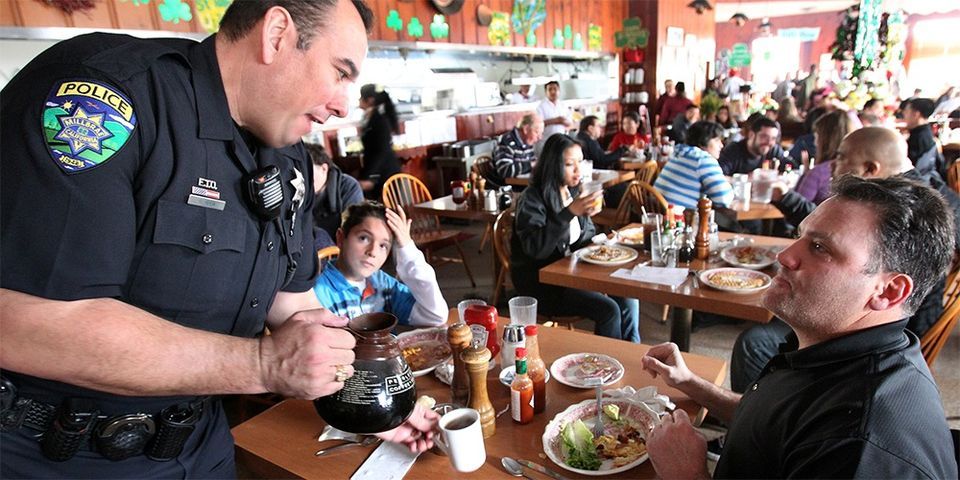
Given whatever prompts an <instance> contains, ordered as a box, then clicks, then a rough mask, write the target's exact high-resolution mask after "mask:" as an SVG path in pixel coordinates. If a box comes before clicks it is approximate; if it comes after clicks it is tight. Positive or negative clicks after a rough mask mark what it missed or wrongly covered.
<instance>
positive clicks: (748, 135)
mask: <svg viewBox="0 0 960 480" xmlns="http://www.w3.org/2000/svg"><path fill="white" fill-rule="evenodd" d="M749 124H750V125H749V126H748V127H745V130H746V132H745V133H744V138H743V139H742V140H740V141H738V142H732V143H730V144H728V145H727V146H726V147H724V148H723V150H721V151H720V156H719V163H720V168H721V169H722V170H723V174H724V175H726V176H731V175H733V174H734V173H750V172H752V171H754V170H756V169H758V168H760V167H761V166H762V164H763V162H764V161H766V160H771V161H772V160H775V159H780V161H781V162H783V165H781V167H783V166H785V165H786V163H787V162H786V161H785V160H787V159H788V158H789V157H787V156H786V154H785V153H784V152H783V149H782V148H780V145H779V143H778V139H779V138H780V126H779V125H778V124H777V122H775V121H773V120H770V119H769V118H766V117H764V116H762V115H761V116H759V117H755V118H753V119H752V121H751V122H749ZM797 166H798V165H794V168H796V167H797Z"/></svg>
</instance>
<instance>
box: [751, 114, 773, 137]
mask: <svg viewBox="0 0 960 480" xmlns="http://www.w3.org/2000/svg"><path fill="white" fill-rule="evenodd" d="M747 121H748V122H750V120H747ZM764 128H776V129H777V130H779V129H780V124H779V123H777V122H775V121H773V120H770V119H769V118H767V117H766V116H764V115H763V114H760V116H759V117H758V118H756V119H754V120H753V121H752V122H750V131H751V132H753V133H757V132H759V131H760V130H763V129H764Z"/></svg>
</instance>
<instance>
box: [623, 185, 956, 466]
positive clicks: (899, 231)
mask: <svg viewBox="0 0 960 480" xmlns="http://www.w3.org/2000/svg"><path fill="white" fill-rule="evenodd" d="M952 217H953V215H952V214H951V213H950V212H949V211H948V209H947V206H946V205H945V203H944V202H943V199H942V197H941V196H940V195H938V194H937V192H936V191H934V190H932V189H931V188H929V187H927V186H925V185H922V184H919V183H917V182H913V181H910V180H907V179H905V178H901V177H897V176H893V177H889V178H886V179H866V180H865V179H861V178H859V177H854V176H845V177H843V178H842V179H840V180H839V181H838V183H837V185H836V194H835V196H833V197H831V198H830V199H828V200H827V201H826V202H824V203H822V204H821V205H820V206H819V207H818V208H817V209H816V210H815V211H814V212H813V213H812V214H811V215H810V216H809V217H807V218H806V219H805V220H804V221H803V223H802V224H801V225H800V238H799V239H798V240H797V241H795V242H794V243H793V244H792V245H791V246H789V247H788V248H786V249H785V250H783V251H781V252H780V253H779V254H778V260H779V262H780V264H781V268H780V270H779V272H778V273H777V275H776V276H775V277H774V279H773V283H772V285H771V286H770V287H769V288H767V289H766V290H765V291H764V293H763V297H762V303H763V305H764V307H766V308H768V309H770V310H771V311H772V312H774V313H775V314H776V315H778V316H779V317H780V318H782V319H784V321H785V322H786V323H787V324H788V325H790V326H791V327H792V330H793V332H792V333H791V334H790V335H789V339H788V342H787V343H786V344H784V345H783V348H782V349H781V350H780V352H779V353H778V354H777V355H776V356H775V357H773V358H772V359H771V360H770V362H769V363H768V364H767V365H766V367H765V368H764V369H763V371H762V373H761V375H760V376H759V378H758V379H757V380H755V381H754V382H753V383H752V384H751V386H750V388H748V389H747V391H746V392H745V393H744V394H742V395H740V394H737V393H734V392H732V391H730V390H726V389H724V388H722V387H719V386H717V385H715V384H713V383H712V382H710V381H709V380H707V379H704V378H701V377H699V376H697V375H695V374H693V373H692V372H691V371H690V369H688V368H687V366H686V364H685V363H684V360H683V358H682V357H681V356H680V351H679V349H678V348H677V346H676V345H675V344H670V343H667V344H661V345H657V346H654V347H652V348H651V349H650V350H649V351H648V352H647V354H646V355H645V356H644V358H643V360H642V362H643V368H644V370H646V371H648V372H650V373H651V374H652V375H654V376H659V377H661V378H662V379H663V381H664V382H666V383H667V384H668V385H670V386H671V387H674V388H677V389H679V390H680V391H682V392H683V393H685V394H686V395H688V396H689V397H690V398H691V399H693V400H694V401H696V402H697V403H699V404H701V405H703V406H704V407H706V408H708V409H709V410H710V413H711V414H713V415H715V416H717V417H718V418H720V419H721V420H723V421H725V422H727V424H728V425H729V429H728V430H727V434H726V437H725V440H724V445H723V451H722V453H721V455H720V460H719V462H718V463H717V466H716V469H715V471H714V473H713V475H714V477H715V478H957V461H956V458H955V456H954V455H955V452H954V448H955V447H954V443H953V441H952V439H951V433H950V429H949V427H948V425H947V422H946V420H945V415H944V410H943V406H942V404H941V400H940V395H939V392H938V390H937V385H936V382H935V380H934V378H933V376H932V375H931V373H930V370H929V369H928V368H927V364H926V362H925V361H924V358H923V355H922V353H921V350H920V341H919V339H918V338H917V337H916V336H915V335H914V334H912V333H910V332H907V331H905V330H904V328H905V327H906V325H907V321H906V320H905V317H907V316H909V315H911V314H912V313H913V312H914V311H915V310H916V309H917V308H918V307H919V306H920V304H921V302H922V299H923V298H924V297H926V295H927V293H928V292H929V291H930V289H931V288H932V286H933V284H934V283H935V281H936V279H937V278H940V277H941V276H942V275H943V274H944V273H946V270H947V268H948V267H949V265H950V257H951V253H952V252H953V251H954V248H955V247H954V227H953V225H952V223H953V221H952ZM661 420H662V423H661V424H660V425H659V426H656V427H654V429H653V430H652V431H651V432H650V434H649V435H648V436H647V450H648V453H649V454H650V460H651V462H652V464H653V467H654V469H655V470H656V472H657V475H658V476H659V477H660V478H707V477H708V476H709V474H708V473H707V469H706V461H705V456H706V450H707V446H706V442H705V440H704V439H703V437H701V436H700V435H698V434H697V433H696V431H695V430H694V429H693V426H692V425H691V423H690V419H689V417H688V416H687V414H686V412H684V411H680V410H678V411H676V412H674V413H672V414H669V415H666V416H664V417H663V418H662V419H661Z"/></svg>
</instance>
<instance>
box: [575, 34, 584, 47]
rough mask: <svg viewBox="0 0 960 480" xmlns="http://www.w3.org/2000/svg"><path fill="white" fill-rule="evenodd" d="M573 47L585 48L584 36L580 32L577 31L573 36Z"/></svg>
mask: <svg viewBox="0 0 960 480" xmlns="http://www.w3.org/2000/svg"><path fill="white" fill-rule="evenodd" d="M573 49H574V50H583V36H582V35H580V32H577V33H576V34H575V35H574V36H573Z"/></svg>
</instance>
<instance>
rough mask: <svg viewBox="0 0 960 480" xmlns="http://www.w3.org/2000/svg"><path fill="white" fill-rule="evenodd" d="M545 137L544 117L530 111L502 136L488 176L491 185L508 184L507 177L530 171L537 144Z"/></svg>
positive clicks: (534, 158) (494, 153)
mask: <svg viewBox="0 0 960 480" xmlns="http://www.w3.org/2000/svg"><path fill="white" fill-rule="evenodd" d="M542 137H543V119H542V118H540V116H539V115H537V114H535V113H528V114H526V115H524V116H523V118H521V119H520V123H519V124H518V125H517V126H516V127H514V128H513V130H510V131H509V132H507V133H504V134H503V136H501V137H500V141H499V142H497V148H496V150H494V151H493V170H492V171H491V172H490V174H489V175H490V176H488V177H487V182H489V183H490V184H491V185H490V186H491V187H498V188H499V187H502V186H504V185H506V184H507V183H506V179H508V178H510V177H516V176H519V175H521V174H524V173H530V171H531V170H532V169H533V163H534V161H535V160H536V158H537V157H536V151H535V145H536V143H537V142H539V141H540V138H542Z"/></svg>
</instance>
